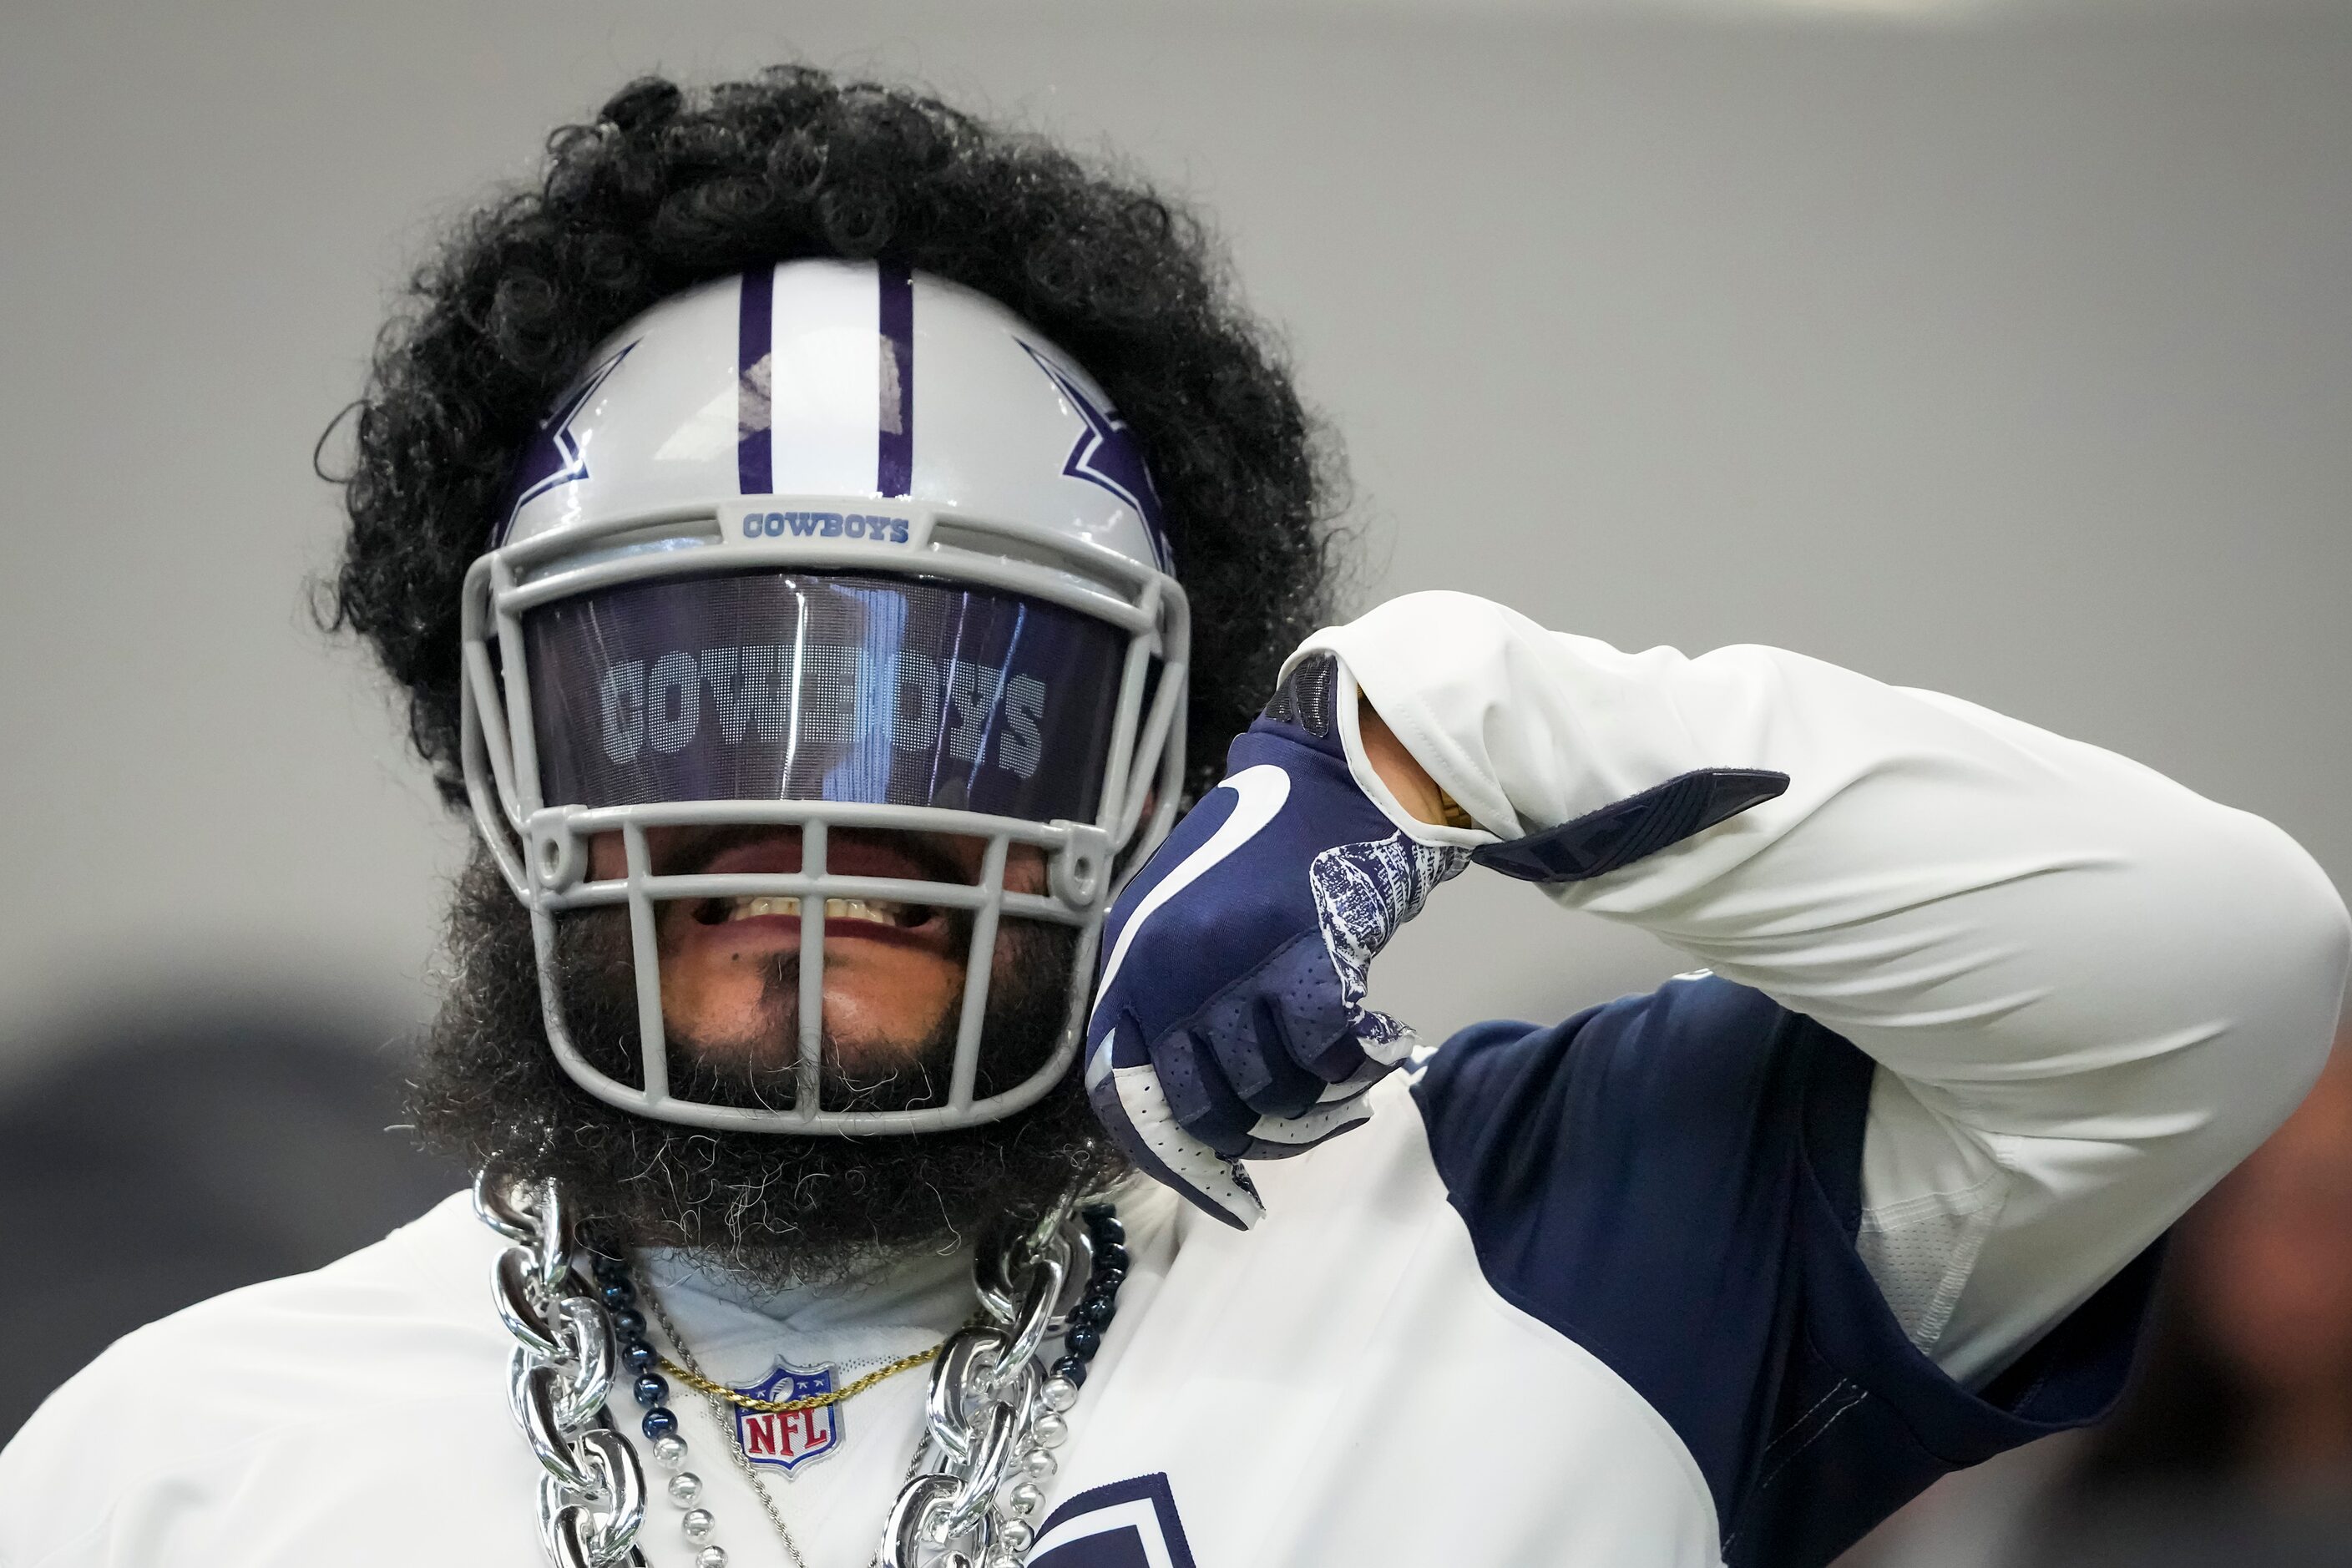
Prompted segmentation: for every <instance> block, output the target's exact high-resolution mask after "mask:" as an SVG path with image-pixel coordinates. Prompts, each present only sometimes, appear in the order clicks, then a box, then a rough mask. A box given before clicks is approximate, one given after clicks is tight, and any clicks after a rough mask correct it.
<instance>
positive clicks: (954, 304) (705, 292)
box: [461, 261, 1189, 1133]
mask: <svg viewBox="0 0 2352 1568" xmlns="http://www.w3.org/2000/svg"><path fill="white" fill-rule="evenodd" d="M755 484H756V485H759V486H761V488H760V489H751V488H750V487H751V486H752V485H755ZM515 488H516V492H517V500H516V502H515V506H514V510H513V512H512V515H511V516H510V517H509V520H508V521H507V523H506V524H505V526H504V527H502V529H501V530H500V531H499V537H498V538H497V540H496V541H495V542H494V545H493V548H492V549H491V550H490V551H489V552H488V553H486V554H485V555H483V556H482V557H481V558H480V559H479V560H478V561H477V562H476V563H475V564H474V567H473V569H472V570H471V571H470V572H469V573H468V574H467V579H466V585H465V599H464V605H463V616H462V638H463V654H464V673H465V683H464V689H463V714H462V746H463V750H462V753H461V755H462V762H463V765H464V771H465V775H466V783H467V793H468V795H469V796H470V798H471V801H472V805H473V808H474V812H475V815H476V817H477V819H478V825H479V827H480V830H481V832H482V834H483V836H484V838H485V840H486V842H487V843H488V845H489V847H490V849H491V852H492V854H493V855H494V857H495V858H497V860H498V863H499V867H500V869H501V870H502V871H503V873H504V874H505V876H506V879H507V880H508V882H509V885H510V886H511V887H512V888H513V889H514V891H515V893H516V895H517V896H518V897H519V898H520V900H522V901H523V903H524V904H525V906H526V907H527V908H529V910H530V913H531V921H532V929H533V932H534V937H535V941H536V946H537V952H538V960H539V970H540V985H541V1000H542V1003H543V1008H544V1014H545V1021H546V1026H547V1034H548V1038H549V1041H550V1043H551V1046H552V1047H553V1049H554V1052H555V1054H556V1056H557V1058H558V1059H559V1060H560V1061H561V1062H562V1066H563V1067H564V1068H565V1070H566V1071H567V1072H568V1073H569V1074H570V1075H571V1076H572V1078H573V1079H575V1080H577V1081H578V1082H579V1083H581V1084H582V1085H583V1087H584V1088H586V1089H588V1090H589V1092H591V1093H593V1094H594V1095H596V1096H597V1097H598V1098H600V1099H602V1100H606V1101H608V1102H610V1103H612V1104H614V1105H617V1106H621V1107H623V1108H625V1109H627V1110H634V1111H636V1112H639V1113H641V1114H644V1115H646V1116H651V1117H655V1118H657V1119H660V1120H664V1121H678V1122H686V1123H690V1124H696V1125H702V1126H710V1127H733V1128H744V1129H751V1130H757V1131H771V1132H779V1133H887V1132H919V1131H932V1130H937V1129H945V1128H951V1127H962V1126H971V1125H976V1124H979V1123H982V1122H985V1121H993V1120H996V1119H998V1118H1001V1117H1003V1116H1006V1115H1009V1114H1012V1113H1013V1112H1014V1111H1017V1110H1021V1109H1023V1108H1024V1107H1025V1106H1027V1105H1030V1104H1032V1103H1034V1102H1035V1101H1036V1100H1039V1099H1040V1098H1042V1097H1043V1096H1044V1095H1045V1093H1046V1092H1047V1091H1048V1090H1049V1089H1051V1088H1052V1087H1053V1085H1054V1083H1055V1081H1056V1080H1057V1079H1059V1078H1061V1077H1062V1076H1063V1075H1064V1074H1065V1073H1066V1072H1067V1071H1068V1070H1069V1068H1070V1065H1071V1062H1072V1060H1073V1058H1075V1056H1076V1051H1077V1048H1078V1043H1079V1037H1080V1034H1081V1031H1082V1029H1083V1024H1084V1009H1085V1004H1086V1001H1087V979H1088V977H1089V976H1090V975H1091V973H1092V968H1093V960H1094V952H1095V945H1096V936H1097V931H1098V929H1099V927H1100V924H1101V921H1102V917H1103V913H1104V911H1105V910H1106V909H1107V908H1108V903H1109V900H1110V897H1111V894H1112V893H1113V891H1114V890H1115V889H1114V880H1115V874H1116V870H1117V868H1119V867H1122V866H1126V867H1131V866H1134V865H1136V864H1139V862H1140V860H1141V859H1142V858H1143V856H1144V855H1145V854H1146V853H1148V851H1149V850H1150V847H1151V846H1152V845H1154V844H1155V843H1157V841H1158V840H1159V838H1160V837H1162V836H1163V835H1164V834H1165V832H1166V830H1167V827H1168V825H1169V823H1170V821H1171V819H1172V817H1173V816H1174V812H1175V807H1176V804H1177V800H1178V796H1179V795H1180V793H1181V779H1182V772H1183V754H1182V752H1183V743H1182V736H1183V732H1184V725H1183V705H1184V689H1185V668H1186V657H1187V647H1188V641H1189V638H1188V634H1187V622H1186V610H1185V601H1184V596H1183V593H1182V590H1181V588H1180V587H1179V586H1178V584H1177V583H1176V581H1175V579H1174V577H1173V576H1172V575H1171V573H1170V571H1169V570H1168V560H1167V554H1166V550H1165V546H1164V544H1163V543H1162V542H1160V537H1159V533H1158V529H1157V521H1156V517H1155V516H1154V515H1153V513H1154V510H1155V508H1156V502H1155V501H1154V500H1153V499H1152V498H1151V496H1150V481H1149V479H1148V478H1146V477H1145V476H1144V474H1143V470H1142V466H1141V459H1140V455H1139V453H1138V452H1137V451H1136V450H1135V447H1134V445H1133V442H1132V440H1131V438H1130V437H1128V435H1127V433H1126V429H1125V426H1123V425H1122V424H1120V423H1119V422H1118V418H1117V416H1116V415H1114V414H1112V413H1110V411H1109V406H1108V400H1107V399H1105V398H1104V397H1103V396H1102V395H1101V394H1100V393H1099V391H1098V390H1097V389H1096V388H1094V387H1093V385H1092V384H1091V383H1090V382H1089V381H1087V379H1086V378H1085V376H1084V374H1083V372H1081V371H1079V370H1077V368H1076V366H1075V365H1073V364H1071V363H1069V362H1068V361H1067V360H1066V358H1065V357H1064V356H1061V355H1060V354H1059V353H1058V352H1057V351H1055V350H1054V349H1053V348H1052V347H1051V345H1048V344H1045V343H1044V342H1042V340H1040V339H1038V338H1037V337H1036V335H1035V334H1034V333H1033V332H1031V331H1028V329H1026V328H1025V327H1024V325H1023V324H1022V323H1021V322H1020V321H1018V320H1017V319H1015V318H1013V316H1011V315H1010V314H1009V313H1008V312H1005V311H1004V310H1002V309H1001V308H1000V307H997V306H996V305H994V304H993V303H992V302H991V301H988V300H983V299H982V298H981V297H979V296H977V295H974V294H971V293H970V292H969V291H966V290H963V289H957V288H954V287H952V286H950V285H947V284H944V283H940V282H938V281H937V280H934V279H929V278H925V277H912V278H910V277H908V275H907V274H906V273H904V272H903V271H902V272H898V273H896V274H895V275H894V274H893V273H892V271H891V269H889V268H887V267H877V266H874V265H871V264H850V263H839V262H826V261H802V262H791V263H784V264H781V265H779V266H777V267H775V268H772V269H768V268H761V269H759V270H756V271H754V272H752V273H750V274H746V275H744V277H743V278H741V279H721V280H719V281H718V282H715V283H711V284H706V285H704V286H702V287H701V288H698V289H693V290H689V291H688V293H686V294H683V295H680V296H677V297H676V298H675V299H673V300H667V301H665V302H664V303H663V304H661V305H659V306H657V307H656V308H655V309H654V310H651V311H648V312H647V313H646V315H645V316H642V317H640V318H639V319H638V320H637V321H635V322H632V323H631V324H630V325H629V326H628V327H626V328H625V329H624V330H623V331H622V332H621V333H620V334H618V335H617V336H616V338H615V339H614V343H613V344H612V345H610V346H609V347H608V349H607V350H606V351H605V352H604V353H602V354H600V355H599V356H598V358H597V359H596V361H595V363H594V365H593V368H592V369H591V370H590V371H589V372H588V373H587V374H585V375H583V377H582V378H581V379H580V381H579V382H578V383H577V384H575V387H574V389H573V391H572V393H571V394H569V395H567V396H566V397H565V398H564V399H562V401H561V402H560V404H559V405H558V407H557V410H556V412H555V413H554V415H552V416H551V417H550V419H549V420H548V422H547V424H546V426H543V427H542V430H541V435H540V437H539V438H538V440H536V441H535V442H534V443H533V444H532V446H531V448H530V451H529V452H528V453H526V455H525V457H524V458H523V460H522V462H521V463H520V466H519V469H518V476H517V483H516V487H515ZM1147 807H1149V808H1150V810H1149V819H1148V820H1147V819H1146V813H1147ZM663 829H705V830H710V829H717V830H730V829H731V830H740V831H750V832H760V831H774V832H778V833H789V832H791V831H792V830H797V833H798V837H799V839H800V852H799V863H798V868H797V869H795V870H793V871H790V872H789V873H786V872H779V871H772V870H761V871H758V872H748V871H747V872H740V873H728V874H724V875H708V874H697V873H696V871H694V870H675V869H674V870H670V871H667V872H666V871H663V870H661V869H658V868H656V864H655V857H654V855H653V853H652V852H651V850H650V848H649V843H648V838H647V835H648V834H649V833H658V832H659V831H660V830H663ZM845 833H856V834H859V835H861V836H863V835H870V834H874V833H887V834H930V835H952V836H956V837H961V838H964V839H969V840H973V841H976V842H977V844H978V846H979V849H980V865H979V871H978V875H977V878H976V879H974V880H972V881H971V882H968V883H966V882H948V881H938V880H929V879H912V878H905V877H875V876H856V875H847V874H844V873H841V872H837V871H835V870H833V869H832V868H830V867H829V865H828V860H829V857H828V853H827V851H828V845H829V843H835V842H838V836H840V835H842V834H845ZM604 835H615V836H617V841H618V845H619V847H620V849H621V851H622V854H621V857H620V858H621V860H622V862H623V866H622V868H620V869H619V872H618V874H617V875H614V874H609V873H610V872H611V871H612V870H613V869H614V868H612V867H611V866H610V865H607V866H606V867H605V868H604V871H605V872H606V873H608V874H604V875H603V876H601V877H598V876H596V875H593V874H592V869H591V853H590V846H591V841H592V839H595V838H597V837H600V836H604ZM1024 851H1034V853H1035V855H1036V856H1037V857H1038V858H1040V859H1041V860H1042V863H1043V865H1044V868H1045V877H1044V886H1043V887H1042V889H1037V890H1034V891H1031V890H1026V889H1013V888H1008V886H1007V884H1006V876H1007V869H1008V867H1009V865H1011V864H1012V863H1013V861H1014V860H1015V859H1016V858H1019V857H1020V856H1021V855H1022V854H1023V853H1024ZM749 898H789V899H793V900H798V904H797V909H798V910H799V921H800V930H799V939H798V941H799V947H798V952H799V955H800V957H799V963H798V965H797V969H798V988H799V989H798V1007H797V1011H796V1021H797V1027H798V1039H797V1041H796V1042H795V1044H796V1047H797V1057H796V1058H795V1068H796V1070H795V1072H794V1074H793V1092H792V1094H791V1095H790V1096H789V1097H786V1099H785V1102H783V1103H779V1104H777V1105H774V1106H761V1105H746V1104H742V1103H725V1104H721V1103H715V1102H711V1101H707V1100H699V1099H694V1098H688V1097H687V1096H686V1095H684V1094H682V1093H675V1092H673V1084H674V1083H676V1082H678V1081H680V1080H682V1079H686V1078H688V1077H689V1076H690V1075H688V1074H681V1073H679V1072H677V1071H675V1070H674V1066H675V1064H674V1062H673V1059H672V1048H671V1045H670V1042H669V1040H668V1037H667V1028H666V1026H665V1023H664V1009H663V981H662V975H661V963H660V941H659V931H658V926H657V921H658V915H659V911H660V910H661V909H662V908H663V907H664V906H666V905H667V904H669V903H671V902H673V901H675V900H740V899H749ZM829 899H832V900H840V899H847V900H868V901H881V900H887V901H890V902H895V903H899V904H917V905H925V906H929V907H930V908H933V909H938V910H957V911H962V912H961V915H960V916H959V923H966V924H968V929H969V932H970V935H969V944H968V947H967V949H966V951H965V952H964V953H963V954H962V955H961V956H962V963H963V976H964V978H963V995H962V999H961V1013H960V1015H959V1022H958V1028H957V1031H956V1049H955V1056H954V1061H953V1066H952V1069H951V1071H950V1079H949V1082H948V1083H947V1084H946V1085H945V1086H944V1089H945V1093H944V1096H943V1098H941V1099H940V1100H939V1101H938V1102H937V1103H919V1104H917V1105H915V1106H912V1107H909V1108H906V1109H892V1110H881V1109H873V1108H870V1107H843V1106H838V1105H835V1106H828V1105H825V1104H824V1103H821V1100H822V1098H823V1093H824V1071H823V1068H824V1044H825V1038H826V1036H825V1025H824V942H825V938H824V926H825V906H826V900H829ZM600 907H620V908H625V909H626V910H627V911H628V921H629V925H630V933H631V950H632V952H633V954H634V964H633V967H634V969H635V992H636V1003H637V1007H636V1016H637V1033H638V1057H639V1059H638V1064H637V1072H636V1075H635V1077H636V1081H635V1082H634V1083H632V1082H629V1081H626V1080H625V1079H623V1078H620V1077H616V1076H614V1074H613V1073H611V1072H608V1071H606V1070H604V1068H603V1067H600V1066H599V1065H598V1064H597V1063H596V1062H594V1061H592V1060H591V1059H590V1058H589V1056H588V1055H587V1054H586V1053H583V1050H582V1049H581V1048H580V1047H579V1045H578V1044H577V1043H576V1042H575V1040H574V1038H573V1035H572V1029H571V1028H570V1026H569V1025H568V1024H567V1022H566V1018H567V1011H568V1008H567V998H566V997H565V996H564V995H563V994H562V985H561V983H560V981H559V979H558V965H557V963H556V962H555V959H556V938H557V922H558V921H559V919H560V918H561V917H562V916H564V915H565V914H566V913H568V912H570V911H574V910H588V909H595V908H600ZM1004 921H1041V922H1046V923H1050V924H1055V925H1060V926H1064V927H1067V928H1073V929H1075V930H1076V932H1077V940H1076V942H1075V944H1074V952H1073V956H1072V970H1071V973H1070V976H1069V1005H1068V1009H1067V1016H1066V1020H1065V1023H1064V1026H1063V1029H1062V1033H1061V1037H1060V1039H1059V1041H1058V1043H1057V1044H1056V1046H1055V1049H1054V1050H1053V1052H1052V1053H1051V1054H1050V1056H1049V1057H1048V1058H1047V1059H1046V1060H1045V1062H1044V1063H1043V1064H1042V1065H1040V1066H1038V1067H1037V1068H1035V1070H1034V1071H1032V1072H1030V1073H1028V1075H1027V1076H1026V1077H1025V1078H1024V1079H1022V1080H1021V1081H1020V1082H1018V1083H1014V1084H1011V1085H1009V1086H1002V1087H996V1086H991V1087H992V1088H993V1092H991V1093H988V1094H984V1095H983V1094H982V1093H980V1092H979V1090H980V1089H981V1087H982V1084H983V1080H984V1079H987V1078H988V1077H989V1076H991V1075H988V1074H986V1073H984V1072H983V1070H982V1065H983V1051H984V1049H985V1043H984V1041H983V1039H982V1033H983V1030H982V1025H983V1023H984V1020H985V1018H986V1014H987V999H988V991H989V984H990V979H991V974H992V967H993V964H994V960H995V955H996V952H997V951H998V948H999V942H998V937H999V932H1000V930H1001V929H1002V928H1003V922H1004Z"/></svg>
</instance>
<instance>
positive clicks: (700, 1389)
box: [646, 1290, 946, 1415]
mask: <svg viewBox="0 0 2352 1568" xmlns="http://www.w3.org/2000/svg"><path fill="white" fill-rule="evenodd" d="M646 1294H647V1296H648V1298H649V1299H652V1300H654V1301H655V1303H656V1304H655V1307H654V1313H655V1316H656V1317H658V1318H660V1319H661V1326H662V1329H663V1331H664V1332H666V1333H667V1334H668V1335H669V1337H670V1342H671V1343H673V1344H675V1345H677V1348H678V1354H680V1355H684V1354H686V1353H687V1352H686V1342H685V1341H683V1340H681V1339H679V1338H678V1337H677V1329H675V1328H673V1327H672V1326H671V1324H670V1321H669V1316H668V1314H667V1313H665V1312H663V1311H662V1310H661V1307H660V1304H659V1299H658V1298H656V1297H653V1296H652V1292H651V1291H650V1290H648V1291H647V1293H646ZM945 1343H946V1341H945V1340H941V1341H940V1344H945ZM939 1353H940V1346H939V1345H933V1346H932V1347H931V1348H930V1349H929V1350H927V1351H917V1352H915V1353H914V1354H913V1355H902V1356H900V1357H899V1358H898V1360H897V1361H894V1362H890V1363H887V1364H885V1365H884V1366H883V1367H882V1368H881V1369H880V1370H879V1371H877V1372H869V1373H866V1375H865V1376H864V1377H861V1378H859V1379H858V1380H857V1381H856V1383H853V1384H848V1385H847V1386H845V1387H842V1388H836V1389H835V1390H833V1392H831V1393H830V1394H809V1395H807V1396H806V1397H804V1398H801V1399H754V1398H752V1397H751V1395H750V1394H739V1393H737V1392H736V1391H735V1390H734V1389H731V1388H730V1387H728V1386H727V1385H726V1384H723V1383H714V1382H713V1381H711V1380H710V1379H709V1378H707V1377H705V1376H703V1375H702V1373H699V1372H697V1371H696V1370H695V1369H694V1368H692V1367H690V1366H680V1365H678V1363H676V1362H674V1361H672V1360H670V1359H669V1358H668V1357H667V1356H663V1357H660V1358H658V1364H659V1365H660V1367H661V1369H662V1371H664V1372H666V1373H669V1375H670V1376H672V1377H674V1378H676V1379H677V1380H678V1382H680V1383H682V1384H686V1385H687V1387H688V1388H690V1389H692V1390H694V1391H695V1392H696V1393H697V1394H705V1395H708V1396H709V1397H710V1398H712V1399H723V1400H725V1401H726V1402H727V1403H728V1404H730V1405H733V1406H735V1408H736V1409H738V1410H749V1411H751V1413H752V1414H754V1415H786V1414H788V1413H789V1412H792V1411H795V1410H822V1409H824V1407H825V1406H826V1405H838V1404H840V1403H841V1402H842V1401H843V1400H845V1399H848V1398H852V1397H854V1396H855V1395H857V1394H863V1393H865V1392H866V1390H867V1389H869V1388H871V1387H873V1386H874V1385H875V1384H877V1383H880V1382H883V1381H884V1380H885V1379H887V1378H893V1377H896V1376H898V1374H899V1373H902V1372H908V1371H911V1370H913V1369H914V1368H916V1367H919V1366H921V1365H923V1364H924V1363H927V1362H929V1361H931V1360H933V1359H934V1358H936V1357H937V1356H938V1355H939Z"/></svg>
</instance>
